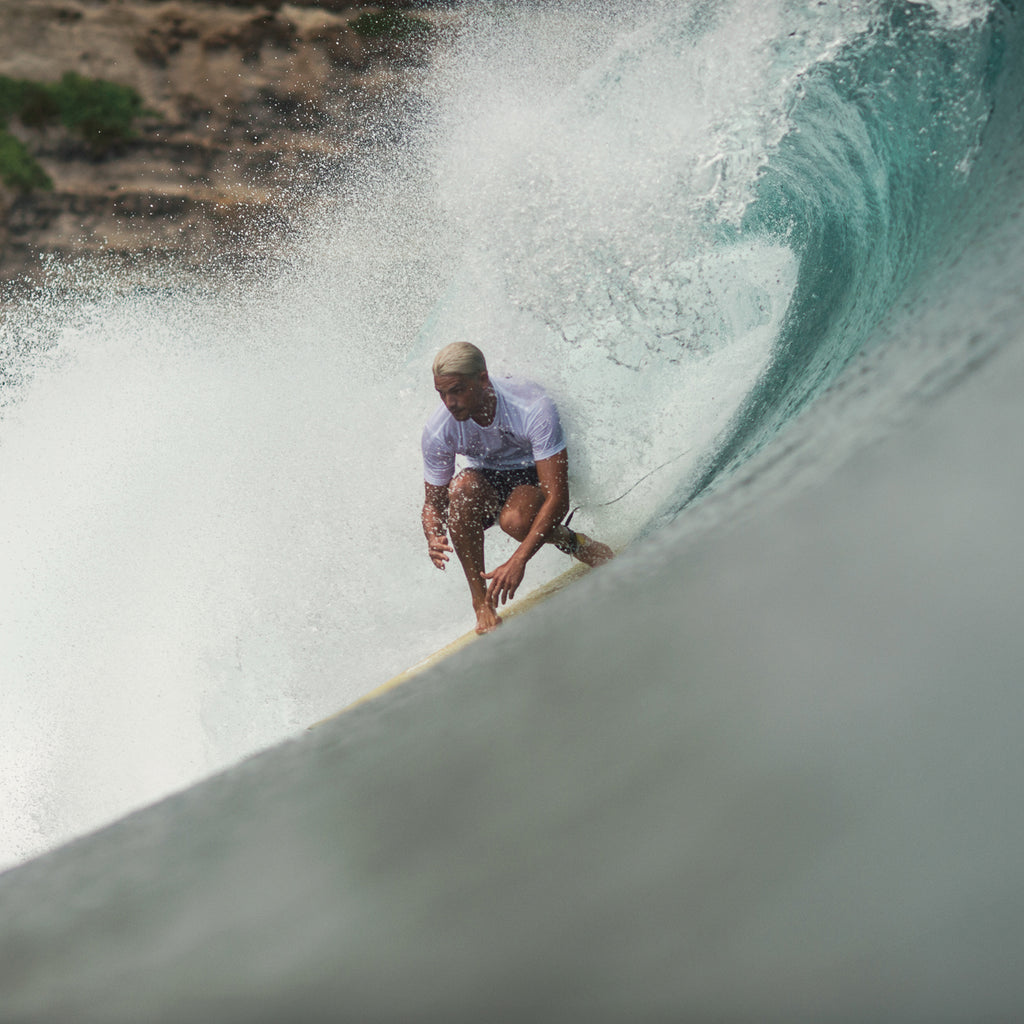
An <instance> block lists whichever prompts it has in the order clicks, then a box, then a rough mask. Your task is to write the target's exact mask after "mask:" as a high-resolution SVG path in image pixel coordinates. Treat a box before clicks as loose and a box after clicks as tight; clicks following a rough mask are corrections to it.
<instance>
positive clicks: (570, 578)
mask: <svg viewBox="0 0 1024 1024" xmlns="http://www.w3.org/2000/svg"><path fill="white" fill-rule="evenodd" d="M591 571H592V570H591V567H590V566H589V565H584V564H583V563H582V562H575V563H574V564H573V565H571V566H570V567H569V568H568V569H566V570H565V572H563V573H560V574H559V575H558V576H555V577H554V578H553V579H550V580H548V581H547V583H543V584H541V586H539V587H537V588H536V589H535V590H531V591H530V592H529V593H528V594H526V595H525V596H523V597H520V598H518V599H516V600H515V601H512V602H511V603H510V604H508V605H507V606H506V607H505V608H503V609H502V610H501V617H502V619H510V618H513V617H514V616H516V615H521V614H522V613H523V612H526V611H529V610H530V609H531V608H534V607H536V606H537V605H538V604H540V603H541V602H543V601H546V600H547V599H548V598H549V597H551V596H552V595H553V594H557V593H558V592H559V591H560V590H564V589H565V588H566V587H568V586H569V585H570V584H572V583H575V582H576V580H578V579H580V578H581V577H583V576H585V575H586V574H587V573H588V572H591ZM479 639H480V636H479V635H478V634H477V633H476V632H475V631H474V630H470V631H469V632H468V633H463V634H462V636H460V637H457V638H456V639H455V640H453V641H452V642H451V643H449V644H445V646H444V647H442V648H440V649H439V650H437V651H434V653H433V654H428V655H427V657H425V658H424V659H423V660H422V661H418V662H417V663H416V664H415V665H413V666H412V667H411V668H407V669H405V671H404V672H399V673H398V675H397V676H393V677H392V678H391V679H389V680H388V681H387V682H386V683H381V684H380V686H377V687H375V688H374V689H372V690H370V691H368V692H367V693H364V694H363V695H362V696H361V697H358V698H357V699H356V700H354V701H353V702H352V703H351V704H346V705H345V707H343V708H342V709H341V710H340V711H335V712H334V713H333V714H331V715H328V716H327V717H326V718H321V719H320V721H318V722H314V723H313V724H312V725H309V726H306V731H307V732H309V731H311V730H313V729H317V728H319V727H320V726H321V725H324V724H325V723H327V722H333V721H334V719H336V718H338V717H339V716H341V715H344V714H345V713H346V712H348V711H351V710H352V709H353V708H355V707H358V706H359V705H360V704H365V703H366V702H367V701H371V700H373V699H374V698H376V697H379V696H381V694H384V693H387V692H388V690H393V689H395V687H396V686H401V685H402V683H405V682H408V681H409V680H410V679H413V678H415V677H416V676H418V675H421V674H422V673H424V672H426V671H427V669H430V668H433V667H434V666H435V665H437V664H438V663H439V662H442V661H444V660H445V658H449V657H451V656H452V655H453V654H456V653H457V652H458V651H461V650H462V649H463V648H464V647H468V646H469V645H470V644H471V643H473V641H474V640H479Z"/></svg>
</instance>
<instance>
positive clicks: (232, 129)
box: [0, 0, 457, 291]
mask: <svg viewBox="0 0 1024 1024" xmlns="http://www.w3.org/2000/svg"><path fill="white" fill-rule="evenodd" d="M456 7H457V5H456V4H454V3H446V4H429V5H427V4H422V3H419V4H417V3H415V2H411V0H407V2H392V3H377V4H374V5H372V6H370V5H358V6H357V5H353V4H352V3H346V2H342V0H326V2H319V3H318V2H316V0H291V2H283V0H0V33H2V38H3V40H4V43H3V45H2V47H0V75H7V76H9V77H12V78H26V79H32V80H36V81H55V80H57V79H59V78H60V76H61V75H62V74H63V73H64V72H66V71H74V72H77V73H78V74H81V75H84V76H88V77H92V78H103V79H107V80H109V81H113V82H117V83H118V84H121V85H127V86H131V87H132V88H133V89H135V90H136V91H137V92H138V93H139V94H140V95H141V97H142V101H143V105H144V106H145V107H146V108H147V109H148V110H150V111H153V112H154V114H155V116H147V117H144V118H143V119H141V120H140V122H139V123H138V125H137V128H138V135H137V137H135V138H131V139H128V140H125V141H123V142H121V143H118V144H117V145H115V146H113V147H112V148H111V149H110V150H109V151H108V152H106V153H104V154H102V155H97V154H96V153H94V152H92V151H91V150H90V149H89V147H88V146H87V145H86V144H85V143H84V142H79V141H76V140H74V139H73V138H72V137H70V136H69V135H68V134H67V133H66V132H64V131H63V130H61V129H58V128H49V129H45V130H38V129H29V128H25V127H24V126H22V125H21V124H20V123H19V122H18V121H17V120H16V119H12V121H11V123H10V124H9V125H8V129H9V130H10V131H11V133H12V134H15V135H16V136H17V137H18V138H20V139H21V140H22V141H23V142H25V143H26V144H27V145H28V146H29V147H30V149H31V151H32V154H33V156H34V157H35V158H36V159H37V160H38V162H39V163H40V164H41V165H42V166H43V167H44V169H45V170H46V172H47V174H48V175H49V176H50V178H51V179H52V180H53V190H52V191H42V190H33V191H30V192H19V191H16V190H11V189H9V188H6V187H4V186H3V185H0V286H3V287H4V288H5V289H6V290H8V291H10V289H11V287H12V286H14V284H15V283H18V284H20V285H22V286H31V285H32V284H33V283H34V282H38V281H39V280H40V279H41V276H42V275H43V269H44V268H43V258H45V257H49V258H51V259H56V260H58V261H64V260H68V261H73V260H76V259H79V258H82V257H86V258H88V257H92V256H94V255H100V254H102V255H103V256H104V257H105V258H106V259H108V260H111V259H112V260H114V261H118V260H120V261H122V262H124V263H125V264H127V265H135V266H138V265H140V264H144V263H147V262H149V261H153V260H156V261H158V262H167V261H171V262H172V263H174V264H175V265H177V266H181V267H183V268H190V267H191V268H195V269H198V268H199V267H202V266H203V265H204V263H205V262H206V261H208V260H210V259H211V258H212V259H218V258H220V259H231V260H243V261H244V260H245V258H246V256H247V254H248V255H251V256H253V257H258V254H259V253H258V250H259V249H260V247H261V246H262V247H263V248H266V247H268V246H271V247H272V246H273V245H275V244H277V243H278V242H279V241H281V240H282V239H283V238H284V237H285V236H286V234H287V230H288V223H289V221H290V219H291V217H292V215H293V214H294V212H295V210H296V209H297V208H299V207H301V205H302V203H303V202H304V201H306V200H307V199H308V198H310V197H311V196H313V195H315V194H316V192H317V190H318V189H319V188H322V187H323V186H324V184H325V183H326V182H328V181H330V180H331V179H332V177H333V176H334V175H336V174H337V172H338V171H339V169H341V168H343V167H344V166H345V165H346V164H347V163H349V162H351V161H352V160H354V159H355V158H357V157H358V155H359V154H360V153H362V152H365V151H366V150H367V148H368V147H369V146H371V145H372V143H373V126H374V117H373V115H374V114H375V113H376V114H378V115H379V113H380V112H381V111H387V110H388V109H389V104H390V105H393V106H395V107H396V109H397V108H398V107H400V105H401V104H402V103H403V102H405V101H406V97H407V96H408V86H409V84H410V83H411V82H412V81H414V79H415V76H416V75H417V74H418V73H420V72H421V70H422V68H423V67H424V66H425V63H426V61H427V59H428V56H429V52H430V48H431V46H432V45H434V41H435V40H437V39H438V38H440V37H443V35H444V30H445V29H446V28H449V27H451V26H452V25H453V24H454V21H455V19H456V18H457V13H456ZM389 10H392V11H394V10H400V11H401V12H402V13H403V14H405V15H406V16H407V17H414V18H416V19H419V20H420V22H422V23H424V24H426V25H427V26H429V29H430V31H429V32H422V33H416V34H414V35H412V36H411V37H409V38H405V39H402V38H394V37H389V36H388V35H387V34H384V35H373V34H368V33H361V32H360V31H358V30H357V28H355V27H353V24H354V23H355V22H356V21H357V20H358V19H359V18H361V17H363V16H364V15H367V14H369V15H377V16H379V15H381V14H382V13H385V12H387V11H389Z"/></svg>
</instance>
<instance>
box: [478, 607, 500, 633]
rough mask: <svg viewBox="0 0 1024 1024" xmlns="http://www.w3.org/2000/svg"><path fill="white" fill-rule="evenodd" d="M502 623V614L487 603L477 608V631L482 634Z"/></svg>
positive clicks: (491, 630) (489, 631)
mask: <svg viewBox="0 0 1024 1024" xmlns="http://www.w3.org/2000/svg"><path fill="white" fill-rule="evenodd" d="M500 625H501V616H500V615H499V614H498V613H497V612H496V611H495V610H494V609H493V608H492V607H491V606H490V605H489V604H487V603H484V604H482V605H481V606H480V607H479V608H477V609H476V631H477V632H478V633H479V634H480V635H481V636H482V635H483V634H484V633H491V632H493V631H494V630H496V629H497V628H498V627H499V626H500Z"/></svg>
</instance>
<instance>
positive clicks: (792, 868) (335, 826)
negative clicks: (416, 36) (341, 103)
mask: <svg viewBox="0 0 1024 1024" xmlns="http://www.w3.org/2000/svg"><path fill="white" fill-rule="evenodd" d="M472 14H473V16H472V17H471V18H470V19H469V23H468V25H467V26H466V27H465V28H464V30H463V31H462V33H461V34H460V35H459V37H458V38H457V39H455V40H454V41H453V42H452V45H451V47H450V48H447V49H445V51H444V52H443V53H442V54H441V55H439V57H438V60H437V61H436V63H435V66H434V67H433V68H432V69H431V71H430V72H429V73H428V74H426V75H425V76H424V80H423V82H422V85H421V92H420V102H419V103H418V104H414V105H413V108H412V112H411V120H410V123H408V124H405V123H403V125H402V127H403V130H404V133H405V134H404V135H403V136H402V138H403V141H402V143H401V144H400V145H398V146H397V148H382V150H381V152H379V153H373V154H369V155H368V156H367V159H366V163H365V166H364V167H363V168H362V169H361V173H360V174H359V175H357V176H356V177H354V178H348V179H346V180H344V181H343V182H340V183H339V184H338V186H337V189H336V191H334V192H333V193H331V194H330V195H327V196H321V197H318V198H317V199H316V200H315V202H313V205H312V207H311V211H310V213H309V215H308V216H307V217H306V218H305V219H304V220H302V221H301V222H298V223H296V225H295V237H294V242H293V243H292V244H291V246H290V247H289V248H287V249H284V250H282V251H281V252H280V253H279V254H276V257H275V260H274V262H273V266H272V267H271V268H269V269H267V270H265V271H262V272H260V273H256V274H254V275H252V276H251V277H249V278H247V279H245V280H232V279H231V278H230V277H222V278H217V276H216V275H214V274H212V273H211V280H209V281H207V282H205V283H204V284H203V285H202V286H199V285H197V284H195V283H191V284H182V283H180V282H179V283H171V282H162V283H160V286H159V287H154V288H152V289H149V290H147V291H145V292H144V293H142V292H138V291H133V292H132V291H120V292H118V293H117V294H111V290H112V289H111V283H110V282H109V281H107V280H105V279H104V278H103V276H102V275H99V276H96V275H95V274H94V275H92V276H90V273H89V272H87V271H79V272H76V274H77V276H76V275H75V274H72V273H71V272H69V271H68V272H64V273H63V276H62V274H61V272H60V271H55V278H54V284H53V287H52V288H51V289H50V290H49V291H48V292H44V293H43V294H41V295H40V296H38V297H37V299H36V300H35V301H34V302H33V303H32V304H29V305H27V306H25V307H24V308H23V309H22V310H21V311H20V312H15V313H12V314H11V315H10V316H9V317H8V320H7V321H6V323H5V325H4V334H3V337H4V344H5V346H6V348H5V351H6V353H7V356H6V363H5V372H6V374H7V377H6V384H5V390H4V396H5V405H4V417H3V422H2V424H0V473H2V478H3V480H4V481H5V489H6V492H7V494H8V500H7V501H6V502H5V505H4V508H3V513H2V515H3V530H2V531H0V533H2V536H3V537H4V538H5V546H4V548H3V551H2V554H0V557H2V559H3V576H4V578H5V580H7V581H9V582H8V583H7V585H6V588H5V591H4V593H3V595H2V596H0V602H2V603H0V621H2V622H3V625H4V637H3V641H2V643H3V649H2V654H3V664H4V666H5V668H4V671H5V673H8V677H7V678H5V687H4V692H5V699H6V702H7V712H6V713H5V719H4V721H3V723H2V726H0V727H2V729H3V742H2V744H0V758H2V765H3V773H2V774H3V778H4V783H3V785H4V796H5V798H4V802H3V810H2V813H3V815H4V817H3V826H2V832H0V841H2V843H3V853H4V861H5V863H7V864H9V865H15V864H18V863H19V862H24V861H30V863H27V864H24V865H23V866H21V867H18V868H17V869H16V870H14V871H11V872H9V873H8V874H6V875H4V876H3V878H2V880H0V920H2V921H3V922H4V924H3V925H2V926H0V965H3V966H0V991H2V993H3V995H4V999H3V1000H2V1001H0V1002H2V1004H3V1006H4V1007H5V1009H4V1010H0V1018H3V1015H4V1013H6V1014H7V1017H6V1019H11V1020H22V1019H34V1020H51V1019H52V1020H58V1019H66V1017H67V1014H68V1013H70V1012H71V1011H72V1010H73V1011H74V1012H75V1014H76V1015H77V1017H78V1019H97V1020H121V1019H123V1020H137V1019H140V1017H145V1018H146V1019H152V1020H175V1019H180V1016H181V1012H182V1007H187V1008H188V1011H189V1013H190V1015H191V1016H194V1017H195V1016H198V1017H200V1018H202V1017H210V1016H211V1015H216V1016H217V1018H218V1019H227V1020H231V1019H245V1020H262V1019H266V1020H276V1019H280V1018H281V1017H282V1016H283V1015H285V1014H291V1015H292V1016H294V1017H296V1019H310V1020H317V1019H324V1020H329V1019H336V1018H337V1016H338V1013H339V1009H338V1008H339V1007H344V1009H345V1010H346V1012H347V1013H348V1014H349V1015H350V1016H351V1017H352V1018H353V1019H360V1020H409V1019H419V1017H421V1016H426V1017H427V1018H428V1019H446V1020H460V1019H466V1020H479V1019H484V1018H487V1019H489V1018H492V1017H495V1016H497V1017H499V1018H500V1017H501V1016H502V1015H504V1016H506V1017H507V1018H508V1019H518V1020H523V1019H529V1020H547V1019H550V1020H580V1019H588V1020H621V1019H624V1018H627V1017H628V1018H631V1019H651V1020H660V1019H664V1018H666V1017H668V1018H670V1019H680V1018H685V1019H697V1020H699V1019H705V1018H707V1017H719V1018H723V1017H724V1018H729V1019H739V1018H751V1019H758V1020H786V1021H792V1020H794V1019H818V1020H820V1019H830V1020H831V1019H838V1020H851V1021H852V1020H864V1019H877V1018H880V1017H881V1018H886V1019H899V1020H903V1019H906V1020H929V1021H934V1020H965V1019H981V1018H985V1017H994V1018H1012V1017H1013V1016H1015V1015H1016V1014H1017V1012H1018V1011H1019V1009H1020V1000H1019V994H1018V988H1019V986H1018V984H1017V967H1016V965H1017V964H1019V961H1020V954H1021V950H1022V948H1024V936H1022V934H1021V929H1020V921H1021V920H1024V916H1022V914H1021V911H1022V910H1024V908H1022V907H1021V906H1020V892H1021V891H1024V890H1022V888H1021V878H1020V866H1019V861H1020V858H1019V850H1020V845H1021V840H1022V839H1024V836H1022V835H1021V828H1020V824H1019V815H1018V814H1017V811H1016V805H1017V803H1018V802H1019V799H1018V793H1019V788H1020V772H1021V763H1020V756H1019V743H1018V741H1017V736H1016V732H1017V723H1018V722H1019V721H1020V720H1021V713H1022V711H1024V708H1022V707H1021V699H1022V698H1021V696H1020V687H1019V681H1020V674H1021V666H1022V665H1024V650H1022V648H1021V641H1020V631H1019V621H1020V615H1021V611H1022V602H1021V590H1020V584H1019V580H1018V573H1017V570H1016V566H1017V565H1018V564H1019V558H1018V554H1017V553H1018V549H1019V543H1018V526H1019V524H1018V519H1019V516H1018V515H1017V509H1019V507H1020V501H1021V499H1022V498H1024V494H1022V493H1021V491H1022V478H1021V474H1020V472H1019V457H1018V455H1017V452H1016V438H1017V437H1019V436H1020V430H1021V428H1022V427H1024V422H1022V419H1024V414H1022V412H1021V407H1020V402H1019V399H1018V395H1019V393H1020V387H1021V386H1024V364H1022V361H1021V349H1020V345H1019V340H1020V328H1019V325H1020V323H1021V314H1022V312H1024V309H1022V307H1024V300H1022V297H1021V294H1022V293H1021V291H1020V286H1019V281H1020V277H1021V270H1022V268H1024V242H1022V241H1021V234H1020V230H1019V225H1020V217H1021V211H1022V209H1024V180H1022V179H1024V176H1022V172H1021V167H1024V163H1022V162H1021V159H1020V157H1021V152H1022V143H1024V126H1022V124H1021V120H1020V113H1019V112H1020V109H1021V98H1022V92H1024V80H1022V74H1021V66H1020V63H1021V54H1022V52H1024V51H1022V49H1021V45H1020V43H1021V36H1020V27H1021V26H1020V15H1019V13H1018V12H1017V11H1016V9H1015V6H1014V5H1011V4H1006V3H1002V4H1000V3H985V2H980V0H976V2H962V3H958V2H955V0H945V2H941V3H940V2H938V0H936V2H934V3H905V4H894V3H848V4H842V5H838V4H820V5H814V6H813V7H812V6H808V5H806V4H796V3H784V2H779V3H757V4H755V3H749V4H746V3H735V4H724V3H722V4H716V3H668V2H665V3H649V4H643V5H633V4H597V3H594V4H590V3H579V4H569V5H552V4H545V5H542V6H536V5H527V4H516V5H507V4H493V5H492V4H487V5H483V4H481V5H479V6H477V7H475V8H473V9H472ZM392 127H393V126H392ZM393 135H394V133H393V132H389V137H393ZM83 294H85V295H87V298H85V299H83V298H82V295H83ZM460 337H465V338H469V339H471V340H477V341H480V342H481V344H482V345H483V347H484V348H485V350H486V351H487V353H488V356H489V358H490V360H491V362H492V365H493V366H494V367H495V368H496V369H498V370H501V369H507V370H509V371H518V372H521V371H522V369H523V368H524V367H528V368H529V369H530V370H531V371H532V372H533V374H534V375H535V376H536V377H538V378H539V379H541V380H543V381H545V382H546V383H547V384H548V386H549V387H550V388H551V390H552V391H553V392H554V393H555V394H556V396H557V397H558V399H559V404H560V407H561V408H562V410H563V413H564V416H565V419H566V422H567V425H568V427H569V432H570V437H571V438H572V441H571V443H570V454H571V459H572V464H573V477H572V486H573V496H574V503H576V504H579V505H580V506H581V508H580V511H579V512H578V513H577V516H578V517H579V521H580V522H581V523H582V525H583V528H584V529H586V530H587V531H588V532H593V533H594V534H595V535H598V536H600V537H602V538H603V539H607V540H608V541H609V542H611V543H614V544H616V545H619V546H623V547H625V548H626V551H625V553H624V554H623V555H622V556H621V557H620V558H619V559H618V560H617V561H616V562H615V563H614V564H613V565H611V566H609V567H608V568H607V569H605V570H602V572H601V573H597V574H594V575H593V576H591V577H589V578H588V579H587V580H586V581H584V582H583V583H581V584H579V585H578V586H576V587H574V588H572V589H571V590H570V591H569V592H568V593H566V594H565V595H563V596H562V597H561V598H560V599H559V600H558V601H553V602H551V603H550V604H549V605H547V606H545V607H544V608H543V609H541V610H539V611H538V612H537V613H535V614H533V615H530V616H526V617H523V618H522V619H520V620H517V621H515V622H510V623H509V624H508V625H507V626H506V627H505V628H503V630H502V631H500V634H499V635H497V636H495V637H492V638H488V640H487V641H486V642H481V643H478V644H475V645H473V646H472V647H471V648H470V650H469V651H468V652H467V653H466V654H465V655H464V656H462V657H460V658H458V659H455V660H453V661H452V662H451V663H450V665H449V666H447V667H446V668H445V669H444V670H443V671H440V672H435V673H433V674H432V675H429V676H426V677H424V678H423V680H422V681H421V682H420V683H417V684H415V685H412V686H409V687H406V688H405V689H403V690H402V691H399V692H397V693H395V694H393V695H392V696H391V697H389V698H387V699H384V700H382V701H380V702H378V703H376V704H373V705H369V706H366V707H364V708H363V709H362V710H360V711H359V712H357V713H356V714H353V715H350V716H347V717H343V718H341V719H338V720H337V721H335V722H334V723H333V724H331V725H330V726H325V727H323V728H322V729H319V730H316V731H314V732H312V733H305V732H304V731H303V729H304V726H306V725H307V724H308V723H309V722H311V721H314V720H317V719H318V718H320V717H322V716H323V715H325V714H327V713H329V712H331V711H333V710H335V709H337V708H338V707H340V706H343V705H344V704H346V703H348V702H349V701H350V700H352V699H354V698H355V697H357V696H359V695H360V694H361V693H363V692H365V691H367V690H369V689H370V688H372V687H373V686H374V685H376V684H377V683H379V682H380V681H382V680H384V679H386V678H388V677H389V676H390V675H391V674H392V673H393V672H394V671H397V670H399V669H400V668H403V667H405V666H406V665H407V664H409V663H411V662H412V661H415V660H416V659H417V658H418V657H420V656H422V655H423V654H425V653H427V652H429V651H430V650H433V649H434V648H436V647H437V646H439V645H440V644H441V643H442V642H444V641H445V640H447V639H449V638H450V637H451V636H452V635H454V634H456V633H459V632H461V631H462V630H464V629H466V628H468V626H469V624H470V622H469V615H468V607H467V605H468V602H467V601H466V597H465V594H464V592H463V591H464V586H463V584H462V582H461V581H460V580H458V579H457V578H456V577H455V575H454V574H447V575H446V576H444V577H442V576H439V575H438V574H437V573H435V572H434V571H433V570H432V569H431V567H430V565H429V563H428V561H427V559H426V558H425V556H424V555H423V551H422V539H421V537H420V536H419V530H418V522H417V519H418V507H419V501H420V483H419V471H420V467H419V465H418V461H417V452H416V439H417V437H418V433H419V427H420V425H421V423H422V420H423V418H424V416H425V415H426V413H427V412H428V411H429V409H430V407H431V402H432V396H431V394H430V388H429V380H427V379H426V378H427V376H428V373H427V369H428V367H429V359H430V357H431V355H432V353H433V350H434V349H435V348H436V346H437V345H438V344H439V343H440V342H441V341H442V340H454V339H457V338H460ZM501 550H502V548H501V544H500V541H495V542H494V543H493V544H492V548H491V554H490V557H492V558H493V557H498V555H499V553H500V551H501ZM549 556H550V557H549ZM564 565H565V563H564V560H562V559H561V558H560V557H556V556H555V555H554V553H551V552H544V553H543V556H539V557H538V559H536V560H535V562H534V563H533V564H532V566H531V574H532V575H531V577H529V578H528V582H540V581H541V580H543V579H544V578H546V577H548V576H551V575H553V574H555V573H557V572H559V571H560V570H561V569H562V568H564ZM260 751H263V752H262V753H260ZM250 755H254V756H251V757H250ZM246 758H248V759H247V760H246ZM239 762H241V763H239ZM211 774H213V775H214V778H212V779H211V780H208V781H205V782H202V781H200V780H202V779H203V778H204V777H205V776H209V775H211ZM178 790H184V791H183V792H181V793H180V794H179V795H177V796H173V797H171V798H170V799H167V800H165V801H163V802H161V803H157V804H156V805H155V806H153V807H151V808H149V809H147V810H143V811H141V812H140V813H138V814H136V815H133V816H130V817H128V818H126V819H123V820H120V821H118V823H117V824H115V825H114V826H113V827H112V828H109V829H106V830H104V831H101V832H99V833H98V834H96V835H95V836H92V837H89V838H86V839H84V840H82V841H80V842H77V843H72V844H71V845H67V846H64V845H62V844H64V843H65V842H67V841H68V840H69V839H72V838H74V837H75V836H80V835H82V834H84V833H88V832H90V831H92V830H94V829H96V828H97V827H100V826H103V825H105V824H107V823H108V822H110V821H113V820H115V819H122V818H123V816H124V815H125V814H126V813H127V812H129V811H132V810H133V809H135V808H139V807H145V806H146V805H148V804H152V803H153V801H155V800H158V799H159V798H161V797H164V796H165V795H167V794H169V793H174V792H176V791H178ZM47 851H54V852H52V853H50V854H49V855H46V856H39V855H40V854H45V853H47ZM7 1008H9V1009H7ZM213 1008H216V1009H215V1010H214V1009H213ZM496 1008H497V1009H496ZM62 1015H63V1017H62Z"/></svg>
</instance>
